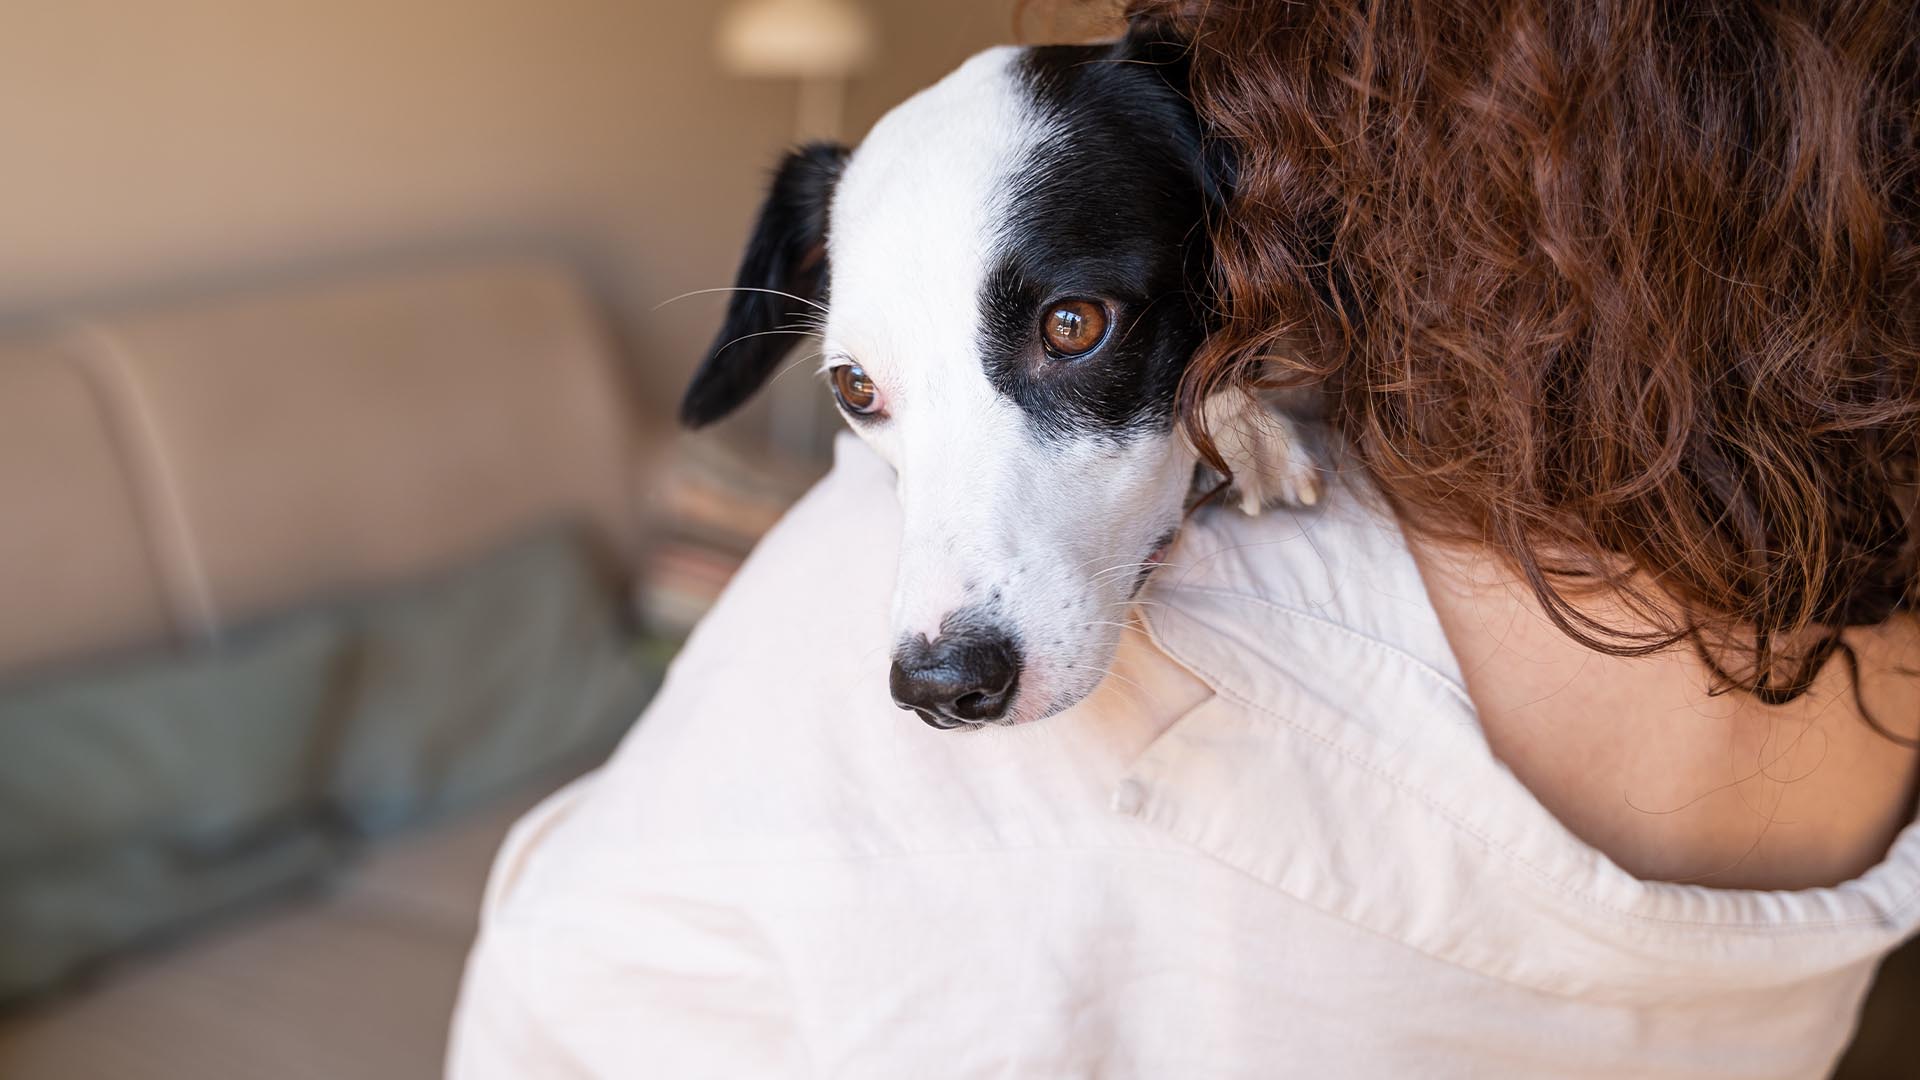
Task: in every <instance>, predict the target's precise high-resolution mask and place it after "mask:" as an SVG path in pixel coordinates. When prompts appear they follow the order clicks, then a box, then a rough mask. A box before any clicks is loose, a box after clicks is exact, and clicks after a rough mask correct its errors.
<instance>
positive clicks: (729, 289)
mask: <svg viewBox="0 0 1920 1080" xmlns="http://www.w3.org/2000/svg"><path fill="white" fill-rule="evenodd" d="M735 292H751V293H768V294H771V295H773V296H784V297H786V298H787V299H789V300H796V301H798V302H800V303H802V304H805V305H807V306H808V307H811V308H816V309H818V310H819V311H821V312H822V313H824V312H825V311H826V310H827V305H825V304H822V303H819V302H817V301H814V300H809V299H807V298H806V297H804V296H795V295H794V294H792V293H790V292H782V291H781V290H779V289H756V288H752V287H750V286H746V285H722V286H720V287H718V288H713V289H693V290H691V291H688V292H683V293H681V294H680V295H679V296H669V297H667V298H666V299H665V300H662V301H660V302H659V303H658V304H655V305H654V306H653V310H655V311H659V310H660V309H661V308H663V307H666V306H667V305H668V304H672V303H676V302H678V301H681V300H685V299H687V298H688V297H690V296H706V295H708V294H711V293H735Z"/></svg>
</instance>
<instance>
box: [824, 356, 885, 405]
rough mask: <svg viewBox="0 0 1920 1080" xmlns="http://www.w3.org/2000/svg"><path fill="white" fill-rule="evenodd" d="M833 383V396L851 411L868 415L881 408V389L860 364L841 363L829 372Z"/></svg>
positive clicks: (828, 374) (828, 376)
mask: <svg viewBox="0 0 1920 1080" xmlns="http://www.w3.org/2000/svg"><path fill="white" fill-rule="evenodd" d="M827 378H828V379H829V380H830V381H832V383H833V396H834V397H835V398H837V399H839V402H840V407H841V408H843V409H845V410H847V411H848V412H850V413H856V414H858V415H860V416H868V415H871V414H872V413H875V412H878V411H879V410H880V389H879V388H878V387H876V386H874V385H873V380H872V379H869V378H867V373H866V372H865V371H863V370H862V369H861V367H860V365H859V364H841V365H840V366H839V367H836V368H834V369H833V370H832V371H830V372H828V373H827Z"/></svg>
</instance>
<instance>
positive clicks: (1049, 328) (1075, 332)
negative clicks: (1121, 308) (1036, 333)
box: [1040, 300, 1107, 357]
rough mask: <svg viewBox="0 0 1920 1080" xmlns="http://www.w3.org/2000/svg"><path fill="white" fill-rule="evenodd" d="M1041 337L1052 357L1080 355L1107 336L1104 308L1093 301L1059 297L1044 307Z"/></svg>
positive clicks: (1092, 348) (1094, 346)
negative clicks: (1045, 311) (1045, 308)
mask: <svg viewBox="0 0 1920 1080" xmlns="http://www.w3.org/2000/svg"><path fill="white" fill-rule="evenodd" d="M1040 336H1041V337H1042V338H1043V339H1044V340H1045V341H1046V343H1047V351H1048V352H1050V353H1052V354H1053V355H1055V356H1063V357H1065V356H1083V355H1085V354H1087V353H1089V352H1092V351H1093V350H1094V349H1095V348H1096V347H1098V346H1099V344H1100V342H1101V341H1103V340H1105V339H1106V336H1107V309H1106V308H1105V307H1103V306H1101V305H1100V304H1099V303H1097V302H1096V301H1093V300H1062V301H1060V302H1059V303H1056V304H1051V305H1049V306H1048V307H1047V313H1046V314H1045V315H1044V316H1042V317H1041V320H1040Z"/></svg>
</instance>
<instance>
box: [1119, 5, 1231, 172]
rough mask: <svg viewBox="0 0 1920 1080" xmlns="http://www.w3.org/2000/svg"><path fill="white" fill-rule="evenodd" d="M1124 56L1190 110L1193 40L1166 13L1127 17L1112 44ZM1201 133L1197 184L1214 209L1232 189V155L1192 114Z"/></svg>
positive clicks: (1226, 146) (1228, 148)
mask: <svg viewBox="0 0 1920 1080" xmlns="http://www.w3.org/2000/svg"><path fill="white" fill-rule="evenodd" d="M1115 48H1117V49H1118V50H1119V51H1120V54H1121V56H1122V58H1123V59H1125V60H1127V61H1130V62H1132V63H1136V64H1145V65H1147V66H1149V67H1151V68H1152V69H1153V70H1154V71H1155V72H1157V73H1158V74H1159V75H1160V78H1161V79H1163V80H1165V82H1166V84H1167V85H1168V86H1169V87H1171V88H1172V89H1173V92H1174V93H1176V94H1179V95H1180V97H1181V98H1182V99H1184V100H1185V101H1187V103H1188V109H1189V111H1190V112H1191V111H1192V101H1193V93H1192V87H1191V78H1190V71H1191V62H1192V59H1193V43H1192V42H1190V41H1188V40H1187V39H1186V37H1185V36H1184V35H1183V34H1181V33H1180V31H1179V30H1177V29H1176V28H1175V27H1174V24H1173V20H1171V19H1170V18H1167V17H1165V16H1148V15H1135V16H1134V17H1132V18H1130V19H1128V20H1127V33H1126V36H1125V37H1123V38H1121V39H1120V41H1119V43H1118V44H1117V45H1116V46H1115ZM1193 119H1194V124H1195V125H1196V128H1197V129H1198V130H1199V132H1200V153H1199V160H1198V162H1197V163H1196V164H1197V166H1198V169H1199V180H1200V187H1201V190H1202V191H1203V192H1205V194H1206V196H1207V201H1208V202H1210V203H1211V204H1212V205H1213V206H1214V207H1215V208H1216V209H1217V208H1219V207H1222V206H1225V205H1226V202H1227V198H1228V196H1229V195H1231V194H1232V192H1233V183H1234V155H1233V149H1232V148H1231V147H1230V146H1228V145H1227V144H1226V142H1225V141H1223V140H1221V139H1217V138H1213V137H1211V136H1210V135H1208V133H1207V132H1206V125H1205V124H1204V123H1202V122H1201V121H1200V118H1199V115H1198V114H1197V113H1193Z"/></svg>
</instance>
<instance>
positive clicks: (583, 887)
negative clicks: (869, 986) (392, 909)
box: [447, 780, 807, 1080]
mask: <svg viewBox="0 0 1920 1080" xmlns="http://www.w3.org/2000/svg"><path fill="white" fill-rule="evenodd" d="M590 787H591V780H589V781H587V782H585V783H583V784H580V785H576V786H575V788H573V789H569V790H568V791H567V792H563V793H562V795H560V796H556V798H555V799H554V800H550V801H549V803H548V804H547V805H545V806H542V807H541V808H540V809H539V810H537V811H535V813H534V814H532V815H530V816H529V817H528V818H527V819H526V820H524V821H523V822H522V823H521V824H520V825H519V826H518V827H516V829H515V831H514V833H513V835H512V836H511V837H509V839H508V842H507V844H506V846H505V847H504V848H503V849H502V852H501V855H500V857H499V859H498V860H497V862H496V865H495V869H494V873H493V879H492V880H491V881H490V882H489V885H488V896H487V901H486V904H485V906H484V909H483V911H482V914H481V927H480V933H479V937H478V939H477V940H476V942H475V945H474V948H473V952H472V954H471V955H470V956H469V958H468V961H467V971H466V977H465V980H464V983H463V985H462V988H461V995H460V1003H459V1006H458V1008H457V1009H456V1011H455V1014H454V1020H453V1030H452V1034H451V1040H450V1044H449V1047H448V1054H447V1076H448V1077H450V1078H453V1080H495V1078H500V1080H507V1078H513V1080H522V1078H525V1077H535V1076H538V1077H589V1076H592V1077H602V1076H673V1077H689V1078H698V1077H729V1078H731V1077H761V1076H792V1075H804V1074H805V1073H806V1071H807V1069H806V1067H805V1064H804V1061H803V1060H802V1057H803V1053H804V1051H803V1048H802V1046H801V1042H800V1040H799V1038H798V1037H797V1033H796V1026H795V1011H794V1008H793V1002H792V1001H791V1000H790V995H789V993H788V991H787V988H786V981H785V978H784V976H783V974H782V970H781V967H780V964H779V962H778V960H777V957H776V956H775V953H774V950H773V949H772V948H771V947H770V945H769V943H768V942H767V940H766V938H765V936H764V935H763V934H762V933H761V932H760V931H759V929H758V927H757V926H756V925H755V924H754V922H753V920H752V918H751V916H750V915H749V914H748V913H747V912H745V911H743V910H741V909H739V908H738V907H737V906H735V905H731V904H728V903H725V902H722V901H717V900H714V899H711V898H710V897H703V896H702V895H701V894H702V893H709V892H710V890H708V889H706V888H701V887H689V886H690V884H691V883H687V882H676V881H673V880H670V879H671V878H673V877H674V876H675V875H674V874H673V872H672V870H671V869H670V868H666V867H662V868H660V875H661V876H660V879H659V880H657V881H652V882H650V881H648V880H646V877H647V875H646V873H645V871H644V869H637V868H633V867H623V866H622V865H621V860H620V857H619V854H618V853H617V852H613V851H608V850H606V849H604V848H601V849H600V850H599V851H596V850H595V849H596V847H597V846H598V845H597V844H596V843H595V841H594V839H593V837H592V836H591V835H590V834H591V833H592V832H593V829H592V826H591V823H590V822H588V821H584V820H582V819H581V817H580V816H575V815H570V814H568V813H567V810H568V809H569V805H568V804H569V803H572V802H574V801H576V800H579V799H582V798H583V797H584V796H585V795H586V794H587V791H588V790H589V789H590ZM582 834H586V835H582Z"/></svg>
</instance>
